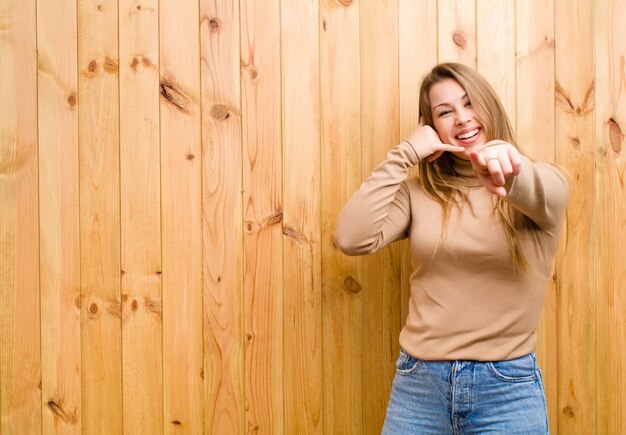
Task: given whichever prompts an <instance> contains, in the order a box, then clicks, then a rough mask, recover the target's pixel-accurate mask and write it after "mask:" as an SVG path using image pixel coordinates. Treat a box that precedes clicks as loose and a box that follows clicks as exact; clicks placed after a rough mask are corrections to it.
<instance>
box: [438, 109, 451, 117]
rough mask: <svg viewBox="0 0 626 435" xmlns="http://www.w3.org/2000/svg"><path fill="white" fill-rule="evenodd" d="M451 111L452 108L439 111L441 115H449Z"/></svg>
mask: <svg viewBox="0 0 626 435" xmlns="http://www.w3.org/2000/svg"><path fill="white" fill-rule="evenodd" d="M450 112H452V111H451V110H442V111H441V112H439V116H444V115H447V114H448V113H450Z"/></svg>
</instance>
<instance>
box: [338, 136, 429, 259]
mask: <svg viewBox="0 0 626 435" xmlns="http://www.w3.org/2000/svg"><path fill="white" fill-rule="evenodd" d="M418 162H419V158H418V156H417V153H416V152H415V150H414V149H413V147H412V146H411V144H409V143H408V142H402V143H400V144H399V145H397V146H396V147H395V148H392V149H391V150H390V151H389V152H388V153H387V157H386V160H385V161H383V162H382V163H381V164H380V165H378V166H377V167H376V168H375V169H374V171H373V172H372V174H371V175H370V176H369V177H368V178H367V180H365V181H364V182H363V184H361V187H360V188H359V190H358V191H357V192H356V193H355V194H354V195H353V196H352V198H350V200H349V201H348V203H347V204H346V205H345V207H344V208H343V210H342V211H341V214H340V215H339V222H338V223H337V228H336V230H335V244H336V246H337V247H338V248H339V249H340V250H341V251H343V252H344V253H346V254H348V255H363V254H370V253H373V252H375V251H377V250H379V249H381V248H383V247H384V246H386V245H388V244H389V243H391V242H393V241H395V240H400V239H404V238H406V237H407V233H408V228H409V224H410V222H411V207H410V197H409V190H408V188H407V186H406V184H405V183H404V180H405V179H406V177H407V175H408V172H409V168H411V167H412V166H414V165H416V164H417V163H418Z"/></svg>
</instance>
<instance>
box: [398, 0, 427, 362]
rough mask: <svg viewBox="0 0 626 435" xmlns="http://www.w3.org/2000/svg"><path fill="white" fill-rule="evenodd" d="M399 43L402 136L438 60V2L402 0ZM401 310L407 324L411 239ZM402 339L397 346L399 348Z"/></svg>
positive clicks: (412, 123) (411, 125)
mask: <svg viewBox="0 0 626 435" xmlns="http://www.w3.org/2000/svg"><path fill="white" fill-rule="evenodd" d="M398 20H399V24H398V25H399V28H398V35H399V38H398V41H399V42H398V44H399V54H400V58H399V70H400V71H399V73H400V83H399V86H400V90H399V104H400V113H399V117H400V137H399V139H400V140H402V139H403V138H406V137H408V136H409V134H411V132H412V131H413V130H415V129H416V128H417V126H418V125H419V88H420V85H421V83H422V78H423V77H424V75H425V74H427V73H428V72H429V71H430V70H431V68H432V67H433V66H435V64H436V63H437V44H436V41H437V3H436V2H432V1H428V2H416V1H413V0H399V3H398ZM409 174H410V175H409V176H410V177H414V176H417V174H418V170H417V167H415V168H412V170H411V171H410V173H409ZM401 267H402V273H401V282H400V285H401V290H400V294H401V296H400V297H401V299H400V303H401V314H400V327H403V326H404V324H405V322H406V318H407V315H408V314H409V304H408V302H409V298H410V296H411V283H410V277H411V272H412V271H413V269H412V266H411V252H410V247H409V243H408V241H405V242H402V262H401ZM399 347H400V345H399V343H398V345H397V346H396V347H394V349H396V352H397V351H399Z"/></svg>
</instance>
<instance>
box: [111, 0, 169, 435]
mask: <svg viewBox="0 0 626 435" xmlns="http://www.w3.org/2000/svg"><path fill="white" fill-rule="evenodd" d="M158 13H159V5H158V1H157V0H144V1H142V2H141V3H138V2H137V1H136V0H120V1H119V26H120V28H119V35H120V36H119V37H120V43H119V50H120V179H121V190H120V213H121V249H122V253H121V268H122V365H123V396H124V400H123V403H124V409H123V415H124V419H123V428H124V433H127V434H158V433H162V432H163V366H162V357H163V349H162V334H161V208H160V194H161V192H160V167H161V165H160V143H159V15H158Z"/></svg>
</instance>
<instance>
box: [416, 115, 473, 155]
mask: <svg viewBox="0 0 626 435" xmlns="http://www.w3.org/2000/svg"><path fill="white" fill-rule="evenodd" d="M405 140H406V141H407V142H409V143H410V144H411V146H412V147H413V149H414V150H415V152H416V153H417V156H418V157H419V159H420V161H422V160H424V159H426V160H427V161H428V162H429V163H430V162H433V161H434V160H436V159H438V158H439V157H440V156H441V155H442V154H443V153H444V152H446V151H450V152H462V151H463V150H465V148H463V147H461V146H456V145H449V144H445V143H443V142H441V140H440V139H439V135H438V134H437V132H436V131H435V130H434V129H433V128H432V127H431V126H430V125H424V120H423V119H421V118H420V125H419V126H418V127H417V128H416V129H415V130H413V132H412V133H411V134H410V135H409V137H407V138H406V139H405Z"/></svg>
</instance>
